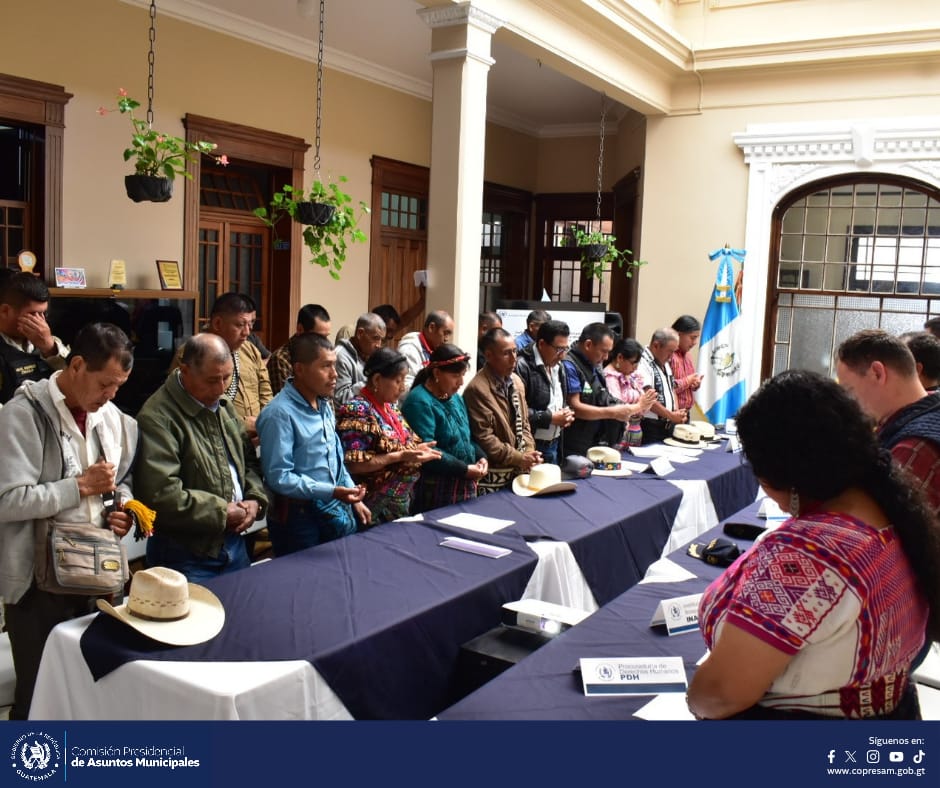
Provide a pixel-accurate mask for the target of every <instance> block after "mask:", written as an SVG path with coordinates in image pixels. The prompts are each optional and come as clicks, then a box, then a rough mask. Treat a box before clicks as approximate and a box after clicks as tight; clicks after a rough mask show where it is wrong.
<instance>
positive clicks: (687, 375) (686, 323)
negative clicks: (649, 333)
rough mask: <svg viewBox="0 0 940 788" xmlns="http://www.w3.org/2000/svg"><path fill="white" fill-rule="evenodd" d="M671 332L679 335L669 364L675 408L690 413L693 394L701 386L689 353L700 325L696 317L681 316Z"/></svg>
mask: <svg viewBox="0 0 940 788" xmlns="http://www.w3.org/2000/svg"><path fill="white" fill-rule="evenodd" d="M672 330H673V331H675V332H676V333H677V334H678V335H679V345H678V346H677V347H676V351H675V353H673V354H672V359H671V360H670V362H669V366H671V367H672V377H673V380H674V382H675V387H676V408H678V409H679V410H684V411H686V412H687V413H691V412H692V406H693V405H694V404H695V392H696V391H698V390H699V388H700V387H701V385H702V376H701V375H699V374H698V373H697V372H696V371H695V364H694V362H693V361H692V356H691V355H690V351H691V350H692V348H694V347H695V346H696V345H697V344H698V339H699V337H700V336H701V335H702V324H701V323H699V321H698V318H697V317H693V316H692V315H682V317H680V318H677V319H676V322H675V323H673V324H672Z"/></svg>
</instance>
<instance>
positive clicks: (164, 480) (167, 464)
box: [134, 372, 268, 558]
mask: <svg viewBox="0 0 940 788" xmlns="http://www.w3.org/2000/svg"><path fill="white" fill-rule="evenodd" d="M137 424H138V426H139V429H140V451H139V453H138V455H137V463H136V465H135V470H134V493H135V495H136V496H137V498H139V499H140V500H141V501H143V502H144V503H145V504H147V505H148V506H150V507H151V508H152V509H154V510H156V512H157V519H156V522H155V523H154V532H155V533H158V534H160V535H161V536H165V537H168V538H170V539H173V540H174V541H176V542H178V543H180V544H182V545H183V546H184V547H186V548H187V549H189V550H191V551H192V552H193V553H195V554H196V555H199V556H212V557H213V558H214V557H216V556H218V554H219V550H220V549H221V547H222V539H223V536H224V533H225V516H226V509H227V507H228V504H229V502H230V501H231V500H232V493H233V484H232V475H231V473H230V472H229V458H231V460H232V462H233V464H234V465H235V469H236V473H237V476H238V480H239V483H240V484H241V486H242V492H243V497H244V498H245V500H255V501H258V503H259V504H260V506H261V510H260V512H259V514H258V516H259V517H263V516H264V510H265V508H266V506H267V503H268V500H267V497H266V496H265V492H264V487H263V486H262V483H261V469H260V464H259V461H258V456H257V453H256V451H255V449H254V447H253V446H252V445H251V443H250V442H249V440H248V436H247V435H246V433H245V427H244V424H243V423H242V420H241V419H240V418H239V417H238V414H236V413H235V411H234V408H233V407H232V404H231V403H230V402H229V401H228V400H226V399H224V398H223V399H222V400H220V402H219V408H218V411H216V412H213V411H211V410H209V409H208V408H205V407H203V406H202V405H201V404H200V403H198V402H197V401H196V400H194V399H193V398H192V397H190V396H189V394H187V393H186V391H185V390H184V389H183V387H182V385H180V382H179V378H178V375H177V374H176V373H175V372H172V373H170V375H169V377H167V379H166V382H165V383H164V384H163V385H162V386H161V387H160V388H159V389H157V390H156V391H155V392H154V393H153V395H152V396H151V397H150V399H148V400H147V401H146V402H145V403H144V406H143V408H141V410H140V413H138V414H137Z"/></svg>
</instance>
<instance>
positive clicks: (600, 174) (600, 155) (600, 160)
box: [597, 94, 607, 229]
mask: <svg viewBox="0 0 940 788" xmlns="http://www.w3.org/2000/svg"><path fill="white" fill-rule="evenodd" d="M606 125H607V101H606V100H605V96H604V95H603V94H601V141H600V147H599V148H598V151H597V221H598V222H600V220H601V189H603V178H604V131H605V127H606ZM597 229H600V227H598V228H597Z"/></svg>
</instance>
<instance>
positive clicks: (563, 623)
mask: <svg viewBox="0 0 940 788" xmlns="http://www.w3.org/2000/svg"><path fill="white" fill-rule="evenodd" d="M589 615H591V614H590V613H585V612H584V611H583V610H577V609H576V608H573V607H564V606H562V605H554V604H552V603H551V602H540V601H539V600H538V599H520V600H519V601H518V602H507V603H506V604H505V605H503V611H502V623H503V625H504V626H507V627H513V628H515V629H521V630H523V631H525V632H537V633H539V634H540V635H544V636H546V637H554V636H555V635H558V634H560V633H561V632H564V631H565V630H566V629H570V628H571V627H573V626H574V625H575V624H577V623H579V622H581V621H583V620H584V619H585V618H587V617H588V616H589Z"/></svg>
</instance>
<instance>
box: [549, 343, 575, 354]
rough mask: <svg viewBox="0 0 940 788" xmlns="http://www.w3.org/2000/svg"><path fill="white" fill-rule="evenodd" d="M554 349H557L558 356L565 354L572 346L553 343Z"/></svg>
mask: <svg viewBox="0 0 940 788" xmlns="http://www.w3.org/2000/svg"><path fill="white" fill-rule="evenodd" d="M552 350H554V351H555V355H556V356H563V355H564V354H565V353H567V352H568V351H569V350H571V348H570V347H569V346H568V345H552Z"/></svg>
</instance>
